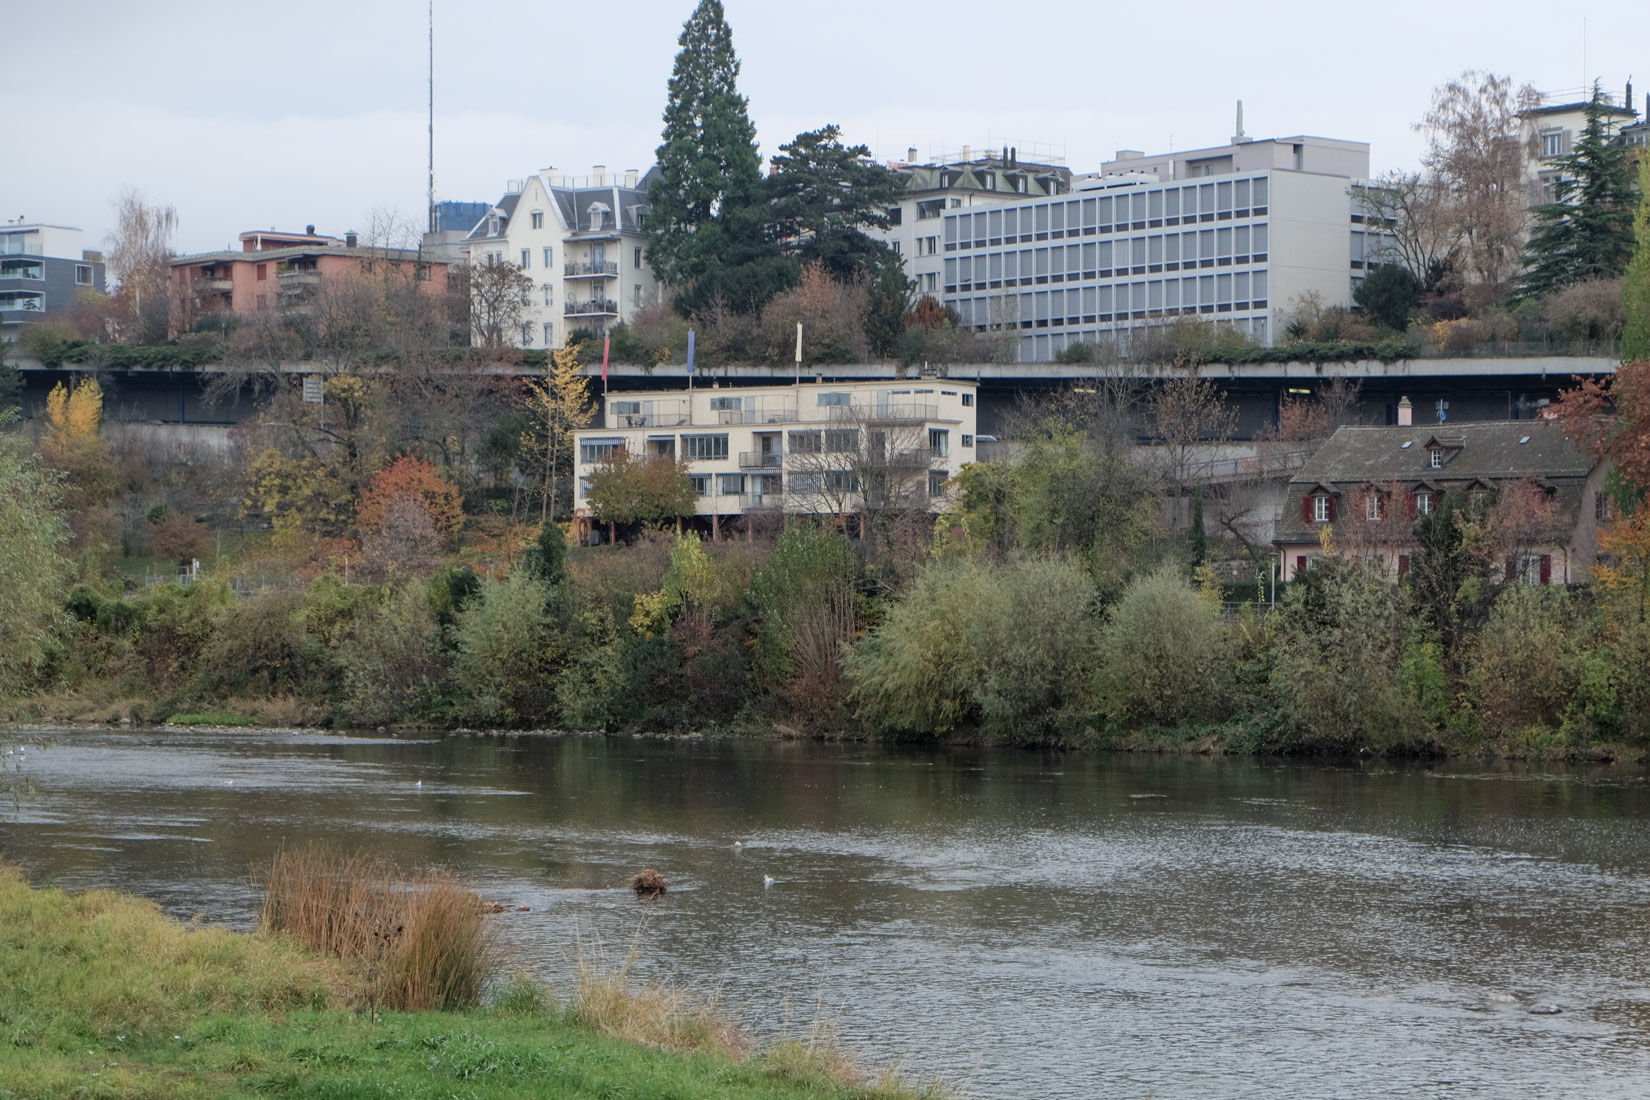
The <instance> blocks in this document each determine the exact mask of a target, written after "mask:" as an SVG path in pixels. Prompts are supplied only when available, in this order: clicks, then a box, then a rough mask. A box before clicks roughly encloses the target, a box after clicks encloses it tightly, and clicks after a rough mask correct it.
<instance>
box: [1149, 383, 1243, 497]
mask: <svg viewBox="0 0 1650 1100" xmlns="http://www.w3.org/2000/svg"><path fill="white" fill-rule="evenodd" d="M1147 409H1148V411H1149V413H1150V426H1151V434H1152V437H1153V439H1154V441H1155V443H1156V445H1157V447H1158V453H1159V456H1160V458H1161V462H1162V466H1163V472H1164V476H1165V478H1166V479H1167V481H1168V483H1169V486H1170V488H1171V489H1173V490H1174V492H1175V495H1176V496H1177V497H1179V496H1182V495H1184V492H1185V489H1186V486H1187V485H1188V484H1190V482H1191V480H1192V478H1193V477H1194V476H1195V474H1196V472H1197V467H1198V465H1199V460H1200V458H1201V457H1202V456H1203V455H1204V454H1206V453H1207V452H1208V451H1209V449H1210V448H1212V447H1216V446H1218V445H1219V444H1221V443H1224V442H1226V441H1227V440H1229V439H1231V438H1232V432H1233V430H1234V429H1235V428H1236V427H1237V410H1236V409H1235V408H1234V407H1233V406H1232V405H1231V404H1230V403H1228V402H1227V400H1226V391H1225V390H1223V389H1221V388H1220V387H1219V386H1217V385H1215V384H1214V382H1213V381H1211V380H1210V379H1208V378H1204V377H1201V376H1200V375H1199V374H1198V373H1197V372H1196V370H1189V371H1187V372H1185V373H1184V374H1181V375H1179V376H1176V377H1169V378H1166V379H1164V380H1163V381H1161V382H1159V383H1158V385H1157V386H1156V388H1155V389H1153V390H1152V392H1151V396H1150V397H1149V398H1148V399H1147Z"/></svg>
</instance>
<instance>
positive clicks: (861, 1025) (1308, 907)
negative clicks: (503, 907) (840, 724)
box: [0, 732, 1650, 1097]
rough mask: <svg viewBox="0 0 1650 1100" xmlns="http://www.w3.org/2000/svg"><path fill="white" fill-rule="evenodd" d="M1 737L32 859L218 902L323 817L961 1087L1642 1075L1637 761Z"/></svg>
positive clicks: (1264, 1090)
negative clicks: (25, 740) (1399, 762)
mask: <svg viewBox="0 0 1650 1100" xmlns="http://www.w3.org/2000/svg"><path fill="white" fill-rule="evenodd" d="M28 760H29V763H28V765H27V767H28V771H29V774H30V775H31V776H32V778H33V779H34V781H35V782H36V783H37V784H38V786H39V793H38V794H37V795H35V796H33V797H31V798H28V799H26V800H24V801H23V802H22V803H21V804H19V805H17V806H15V807H10V808H8V809H7V812H6V814H5V815H4V817H3V819H0V857H4V858H6V859H9V860H12V861H15V862H18V863H21V864H22V865H24V866H25V867H26V868H28V869H29V871H30V873H31V875H32V876H33V877H34V878H35V879H36V881H53V882H56V883H58V884H61V885H63V886H66V887H70V888H77V889H78V888H87V887H94V886H98V887H101V886H109V887H116V888H120V889H125V890H130V891H133V892H135V893H138V894H142V895H144V896H147V897H150V898H153V899H155V900H156V901H158V902H159V903H160V904H162V905H163V906H165V907H166V908H167V909H168V910H170V911H172V912H174V913H177V914H179V915H182V916H192V915H195V914H197V913H198V914H203V915H205V916H206V917H207V918H208V919H211V920H215V921H223V922H227V923H230V924H235V925H241V926H245V925H248V924H250V923H251V922H252V921H253V919H254V917H255V914H256V910H257V904H258V897H257V892H256V889H255V887H254V886H253V884H252V882H251V876H252V874H253V872H254V871H255V869H256V868H257V867H259V866H260V865H261V864H263V863H264V862H265V861H267V859H268V858H269V856H270V855H271V854H272V853H273V852H274V850H275V849H276V848H277V847H278V846H279V845H281V844H283V843H291V842H303V841H307V840H338V839H340V838H347V839H349V840H352V841H357V842H359V843H360V844H361V845H363V846H366V847H368V848H370V849H372V850H373V851H376V852H379V853H382V854H385V855H389V856H392V857H394V858H395V859H397V860H399V861H401V862H402V863H404V864H407V865H420V864H436V863H440V864H447V865H451V866H454V867H457V868H459V869H460V870H462V871H463V872H465V873H466V874H468V875H469V876H470V877H471V878H472V879H474V880H475V882H476V883H477V885H478V886H479V887H480V889H481V891H482V893H483V894H484V895H485V896H487V897H488V898H491V899H496V900H499V901H502V902H505V903H507V904H508V905H509V906H511V907H512V909H513V908H514V907H517V906H527V907H529V911H528V912H510V913H507V914H504V915H501V916H499V917H496V918H494V919H496V920H498V921H499V922H500V926H501V928H502V929H503V930H504V931H505V933H506V935H507V937H508V939H509V942H510V944H511V946H512V949H513V951H514V953H515V956H516V959H517V960H518V962H519V963H520V964H521V965H522V966H523V967H525V968H527V969H531V970H534V971H537V972H539V973H542V974H543V975H544V976H545V977H546V978H548V979H550V980H552V981H561V980H564V979H565V977H566V976H567V974H568V973H569V970H570V968H571V967H572V966H573V965H574V962H575V959H574V956H575V953H576V951H577V945H578V944H579V943H581V942H582V943H584V944H586V945H590V944H597V943H599V944H603V945H605V946H606V949H607V951H608V952H609V953H610V954H613V955H617V954H622V952H623V951H624V950H625V949H626V948H627V947H628V946H629V944H630V943H631V942H632V941H633V940H639V942H640V946H641V954H642V963H641V966H640V968H639V969H640V972H641V973H642V974H643V976H646V977H661V978H665V979H668V980H671V981H675V982H678V983H681V984H684V985H687V986H690V987H693V988H698V989H709V988H711V987H720V988H721V989H722V991H723V993H724V995H725V997H726V999H727V1001H728V1003H729V1004H731V1005H733V1006H736V1007H737V1008H738V1009H739V1011H740V1012H741V1015H742V1022H743V1023H744V1024H745V1025H746V1026H747V1027H750V1028H751V1029H752V1030H754V1031H756V1032H758V1033H762V1034H773V1033H776V1032H778V1031H780V1030H783V1029H785V1028H791V1029H801V1028H805V1027H806V1026H807V1025H808V1024H809V1023H810V1022H811V1021H812V1020H813V1019H814V1018H816V1017H817V1016H818V1015H820V1014H824V1015H828V1016H831V1017H833V1018H834V1019H835V1020H836V1021H837V1023H838V1024H839V1026H840V1028H841V1030H842V1031H843V1034H844V1036H845V1038H847V1039H848V1040H849V1041H850V1042H852V1043H853V1044H854V1045H855V1046H856V1047H858V1048H859V1049H860V1050H861V1051H862V1052H863V1053H865V1054H866V1055H867V1056H868V1057H870V1058H872V1059H874V1060H887V1061H903V1062H904V1063H905V1064H906V1065H907V1066H908V1067H910V1068H912V1069H914V1070H919V1071H922V1070H930V1071H940V1072H943V1073H945V1074H947V1075H949V1076H950V1078H951V1079H952V1080H954V1081H957V1080H959V1079H960V1083H961V1085H962V1087H963V1090H964V1092H965V1093H967V1094H968V1095H971V1096H980V1097H1021V1096H1063V1097H1090V1096H1123V1097H1138V1096H1143V1095H1146V1094H1148V1093H1150V1094H1154V1095H1158V1096H1165V1097H1248V1096H1267V1097H1272V1096H1278V1095H1285V1096H1416V1097H1422V1096H1426V1097H1433V1096H1483V1097H1505V1096H1524V1095H1528V1096H1535V1095H1543V1096H1565V1095H1584V1096H1588V1097H1616V1096H1620V1097H1637V1096H1642V1095H1645V1093H1646V1091H1647V1084H1646V1083H1647V1082H1650V936H1647V933H1650V829H1647V828H1646V826H1647V825H1650V784H1647V783H1646V781H1645V777H1644V775H1643V773H1642V772H1640V771H1638V770H1631V771H1624V770H1610V771H1567V772H1555V773H1545V772H1540V771H1532V770H1524V769H1517V768H1511V767H1489V768H1482V769H1480V768H1475V767H1473V766H1470V765H1463V764H1460V763H1454V762H1452V763H1449V764H1445V765H1439V766H1436V767H1433V768H1424V767H1414V768H1395V767H1390V766H1385V765H1376V766H1366V767H1362V768H1358V767H1343V768H1336V767H1324V766H1314V765H1303V764H1294V763H1283V764H1279V763H1274V762H1256V761H1246V760H1243V761H1223V760H1204V759H1179V758H1174V759H1157V758H1132V757H1122V756H1116V757H1110V756H1109V757H1100V758H1090V757H1082V756H1055V755H1050V756H1042V755H1036V754H1016V753H987V752H929V751H918V750H889V749H871V748H865V747H854V746H850V747H839V746H818V745H790V744H786V745H769V744H744V743H738V744H730V743H712V744H707V743H701V742H696V741H676V742H665V741H637V740H628V739H595V738H579V737H572V738H565V739H542V740H539V739H511V740H497V739H471V738H448V739H432V740H418V739H396V738H385V737H377V738H366V737H343V736H331V735H324V734H315V733H288V732H251V733H248V732H231V733H220V732H193V733H184V734H177V733H167V734H161V733H137V734H133V733H121V732H107V733H105V732H89V733H87V732H74V733H60V734H56V735H55V736H54V738H53V740H52V741H51V743H50V745H49V746H48V747H46V748H45V749H38V748H36V749H31V751H30V753H29V755H28ZM735 842H739V843H737V844H736V843H735ZM644 866H655V867H659V868H660V869H661V870H663V871H664V872H665V874H666V875H667V876H668V877H669V879H670V882H671V891H670V893H669V894H668V895H667V896H666V897H665V898H664V899H662V900H661V901H659V902H657V903H652V904H647V903H641V902H638V901H637V900H636V899H635V898H634V897H632V896H631V895H630V893H629V892H628V891H627V890H626V889H625V885H626V883H627V881H628V879H629V877H630V875H631V874H633V873H634V872H635V871H636V870H637V869H639V868H641V867H644ZM766 877H771V878H772V879H773V880H774V881H773V883H772V884H771V885H765V884H764V879H765V878H766ZM1549 1007H1556V1008H1558V1009H1560V1010H1561V1011H1560V1012H1559V1013H1557V1014H1555V1015H1537V1014H1534V1013H1532V1012H1531V1011H1530V1010H1531V1009H1543V1010H1545V1009H1547V1008H1549Z"/></svg>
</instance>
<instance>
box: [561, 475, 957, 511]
mask: <svg viewBox="0 0 1650 1100" xmlns="http://www.w3.org/2000/svg"><path fill="white" fill-rule="evenodd" d="M688 476H689V478H690V479H691V480H692V482H693V491H694V493H695V494H696V495H698V496H701V497H712V496H718V497H749V498H750V500H749V501H748V503H750V504H751V505H753V506H757V507H760V506H761V505H762V503H763V501H764V500H765V499H768V498H772V499H774V500H775V502H777V501H778V499H779V498H781V497H783V496H784V495H785V492H786V489H785V482H786V475H783V474H715V475H712V474H689V475H688ZM789 480H790V495H791V496H793V497H798V496H820V495H823V494H826V493H857V492H859V491H860V478H859V475H858V474H857V473H855V472H854V471H852V470H820V471H817V472H806V473H793V474H790V475H789ZM947 480H949V478H948V477H947V475H946V473H945V471H944V470H930V471H929V472H928V478H927V483H928V495H929V496H930V497H940V496H944V495H945V483H946V481H947ZM589 495H590V483H589V481H588V480H584V479H581V480H580V482H579V496H580V497H581V498H588V497H589Z"/></svg>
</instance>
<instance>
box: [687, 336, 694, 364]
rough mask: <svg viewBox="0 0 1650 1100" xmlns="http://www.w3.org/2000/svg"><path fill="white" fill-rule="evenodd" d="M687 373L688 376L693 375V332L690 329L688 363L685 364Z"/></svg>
mask: <svg viewBox="0 0 1650 1100" xmlns="http://www.w3.org/2000/svg"><path fill="white" fill-rule="evenodd" d="M687 372H688V373H689V374H692V373H693V330H692V329H688V362H687Z"/></svg>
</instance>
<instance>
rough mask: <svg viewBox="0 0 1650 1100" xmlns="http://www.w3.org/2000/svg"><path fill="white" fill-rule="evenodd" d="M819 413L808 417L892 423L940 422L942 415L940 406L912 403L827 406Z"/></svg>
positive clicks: (838, 420) (812, 418)
mask: <svg viewBox="0 0 1650 1100" xmlns="http://www.w3.org/2000/svg"><path fill="white" fill-rule="evenodd" d="M818 411H819V412H820V413H821V414H822V415H821V416H814V417H808V418H807V419H810V420H819V419H823V420H831V421H837V422H842V421H854V422H865V423H879V422H880V423H890V422H895V421H902V420H938V419H939V414H940V409H939V406H938V405H926V404H921V403H911V402H901V403H894V402H889V403H887V404H880V403H879V404H876V405H827V406H825V407H824V408H822V409H820V410H818Z"/></svg>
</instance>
